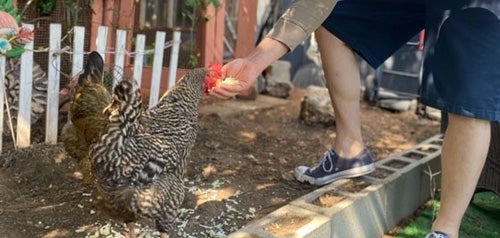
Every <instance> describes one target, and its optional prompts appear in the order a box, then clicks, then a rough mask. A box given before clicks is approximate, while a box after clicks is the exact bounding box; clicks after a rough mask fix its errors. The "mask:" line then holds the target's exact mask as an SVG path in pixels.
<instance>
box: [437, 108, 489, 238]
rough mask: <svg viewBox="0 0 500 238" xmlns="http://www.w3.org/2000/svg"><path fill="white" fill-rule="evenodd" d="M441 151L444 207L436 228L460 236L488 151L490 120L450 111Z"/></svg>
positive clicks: (438, 217)
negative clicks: (464, 115)
mask: <svg viewBox="0 0 500 238" xmlns="http://www.w3.org/2000/svg"><path fill="white" fill-rule="evenodd" d="M448 120H449V121H448V128H447V130H446V133H445V136H444V141H443V148H442V153H441V208H440V210H439V214H438V216H437V219H436V221H435V222H434V224H433V230H437V231H442V232H445V233H446V234H448V235H450V237H454V238H455V237H458V230H459V228H460V222H461V221H462V217H463V215H464V213H465V210H466V209H467V206H468V205H469V202H470V199H471V198H472V195H473V193H474V190H475V188H476V184H477V181H478V179H479V176H480V175H481V170H482V168H483V165H484V162H485V161H486V157H487V154H488V148H489V144H490V137H491V131H490V130H491V128H490V122H489V121H485V120H479V119H473V118H468V117H463V116H458V115H454V114H449V117H448Z"/></svg>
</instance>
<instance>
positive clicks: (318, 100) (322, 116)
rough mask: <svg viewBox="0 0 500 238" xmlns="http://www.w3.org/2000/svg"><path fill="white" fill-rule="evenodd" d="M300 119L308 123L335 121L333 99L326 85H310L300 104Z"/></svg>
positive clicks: (330, 123)
mask: <svg viewBox="0 0 500 238" xmlns="http://www.w3.org/2000/svg"><path fill="white" fill-rule="evenodd" d="M299 119H300V120H301V121H302V122H304V123H305V124H306V125H314V124H322V125H325V126H332V125H334V123H335V116H334V114H333V106H332V101H331V99H330V95H329V94H328V89H327V88H325V87H318V86H309V87H307V88H306V93H305V96H304V97H303V98H302V102H301V104H300V114H299Z"/></svg>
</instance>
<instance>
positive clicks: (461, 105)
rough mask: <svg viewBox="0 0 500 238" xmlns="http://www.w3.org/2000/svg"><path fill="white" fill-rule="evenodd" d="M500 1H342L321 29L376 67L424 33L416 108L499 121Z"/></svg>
mask: <svg viewBox="0 0 500 238" xmlns="http://www.w3.org/2000/svg"><path fill="white" fill-rule="evenodd" d="M499 16H500V1H496V0H477V1H472V0H460V1H457V0H441V1H435V0H341V1H339V2H338V3H337V5H336V6H335V8H334V9H333V11H332V13H331V14H330V16H329V17H328V18H327V19H326V20H325V22H324V23H323V26H324V27H325V28H326V29H327V30H328V31H330V32H331V33H332V34H334V35H336V36H337V37H338V38H339V39H341V40H342V41H344V42H345V43H346V44H347V45H349V46H350V47H351V48H353V50H354V51H356V52H357V53H358V54H359V55H360V56H361V57H363V58H364V59H365V60H366V61H367V62H368V63H369V64H370V65H372V66H373V67H378V66H379V65H380V64H381V63H383V62H384V61H385V60H386V59H387V58H388V57H389V56H391V55H392V54H393V53H394V52H395V51H396V50H397V49H399V48H400V47H401V46H402V45H403V44H405V43H406V42H407V41H408V40H410V38H412V37H413V36H415V35H416V34H418V32H420V31H421V30H422V29H424V28H425V48H424V65H423V66H424V67H423V73H422V84H421V92H420V96H421V102H422V103H424V104H426V105H428V106H431V107H435V108H438V109H440V110H442V111H444V112H449V113H453V114H458V115H463V116H468V117H474V118H479V119H485V120H490V121H500V19H499Z"/></svg>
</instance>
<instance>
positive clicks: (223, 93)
mask: <svg viewBox="0 0 500 238" xmlns="http://www.w3.org/2000/svg"><path fill="white" fill-rule="evenodd" d="M208 94H209V95H210V96H213V97H216V98H219V99H224V100H225V99H230V98H234V97H236V95H237V94H238V91H231V90H227V89H226V88H224V87H215V88H212V89H211V90H210V91H209V92H208Z"/></svg>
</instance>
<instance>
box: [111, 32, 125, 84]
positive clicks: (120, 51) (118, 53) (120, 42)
mask: <svg viewBox="0 0 500 238" xmlns="http://www.w3.org/2000/svg"><path fill="white" fill-rule="evenodd" d="M126 42H127V31H125V30H116V46H115V67H114V68H113V79H114V80H113V87H114V86H115V85H116V83H117V82H116V80H117V79H119V78H121V76H122V74H123V69H124V64H125V45H126Z"/></svg>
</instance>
